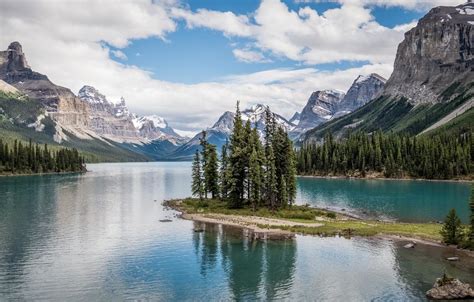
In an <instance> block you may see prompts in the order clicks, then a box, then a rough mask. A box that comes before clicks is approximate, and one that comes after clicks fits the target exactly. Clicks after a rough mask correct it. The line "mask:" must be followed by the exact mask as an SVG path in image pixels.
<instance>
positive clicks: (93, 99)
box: [78, 85, 110, 104]
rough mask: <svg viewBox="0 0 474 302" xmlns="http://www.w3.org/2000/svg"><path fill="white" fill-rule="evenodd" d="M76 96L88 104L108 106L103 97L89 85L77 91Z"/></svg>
mask: <svg viewBox="0 0 474 302" xmlns="http://www.w3.org/2000/svg"><path fill="white" fill-rule="evenodd" d="M78 96H79V98H80V99H81V100H83V101H86V102H88V103H89V104H110V102H109V101H108V100H107V98H106V97H105V95H103V94H101V93H100V92H99V91H98V90H97V89H95V88H94V87H92V86H89V85H85V86H83V87H82V88H81V89H80V90H79V93H78Z"/></svg>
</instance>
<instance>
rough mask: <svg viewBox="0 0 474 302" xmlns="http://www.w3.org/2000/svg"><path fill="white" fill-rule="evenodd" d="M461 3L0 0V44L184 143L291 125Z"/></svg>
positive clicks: (386, 72)
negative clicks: (223, 132) (242, 111)
mask: <svg viewBox="0 0 474 302" xmlns="http://www.w3.org/2000/svg"><path fill="white" fill-rule="evenodd" d="M464 2H465V1H463V0H261V1H259V0H35V1H31V0H2V1H1V2H0V45H1V48H3V49H6V48H7V47H8V45H9V44H10V42H12V41H18V42H20V43H21V44H22V45H23V51H24V52H25V54H26V58H27V60H28V63H29V65H30V66H31V67H32V69H33V70H35V71H38V72H40V73H43V74H46V75H48V77H49V78H50V79H51V80H52V81H53V82H54V83H56V84H58V85H61V86H65V87H68V88H70V89H71V90H72V91H73V92H74V93H77V92H78V90H79V89H80V88H81V87H82V86H83V85H91V86H94V87H95V88H97V89H98V90H99V91H100V92H101V93H103V94H105V95H106V96H107V98H108V99H109V100H110V101H113V102H118V101H119V99H120V97H121V96H123V97H124V98H125V99H126V101H127V104H128V106H129V108H130V110H131V111H132V112H136V113H137V114H140V115H151V114H156V115H159V116H162V117H164V118H165V119H166V120H167V121H168V123H169V125H170V126H171V127H173V128H175V129H176V130H178V132H180V133H181V134H185V135H192V133H195V132H197V131H199V130H201V129H204V128H207V127H210V126H212V124H213V123H214V122H215V121H216V120H217V119H218V117H219V116H220V115H221V114H222V113H223V112H224V111H228V110H230V111H232V110H234V108H235V103H236V101H237V100H239V101H240V102H241V107H242V108H245V107H249V106H251V105H253V104H257V103H263V104H266V105H269V106H270V108H271V109H272V110H273V111H274V112H277V113H279V114H281V115H283V116H285V117H287V118H290V117H291V116H292V115H293V114H294V112H296V111H301V110H302V108H303V107H304V105H305V103H306V101H307V99H308V97H309V96H310V94H311V92H313V91H316V90H322V89H338V90H342V91H347V89H348V88H349V87H350V85H351V83H352V82H353V81H354V79H355V78H356V77H357V76H358V75H359V74H362V75H367V74H370V73H373V72H375V73H378V74H380V75H381V76H383V77H385V78H388V77H390V74H391V72H392V69H393V61H394V59H395V55H396V49H397V45H398V44H399V43H400V42H401V41H402V40H403V35H404V33H405V32H406V31H408V30H409V29H410V28H412V27H414V26H416V22H417V20H418V19H419V18H421V17H422V16H423V15H425V14H426V13H427V12H428V11H429V9H431V8H432V7H434V6H439V5H450V6H455V5H459V4H462V3H464Z"/></svg>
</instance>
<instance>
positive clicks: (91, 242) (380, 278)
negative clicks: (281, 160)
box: [0, 162, 474, 301]
mask: <svg viewBox="0 0 474 302" xmlns="http://www.w3.org/2000/svg"><path fill="white" fill-rule="evenodd" d="M88 169H89V170H91V172H89V173H86V174H83V175H48V176H20V177H2V178H0V198H1V199H0V300H48V301H97V300H100V301H111V300H115V301H117V300H128V299H130V300H144V301H169V300H178V301H187V300H188V301H189V300H194V301H195V300H198V301H210V300H229V299H238V300H255V299H257V300H270V299H272V300H332V301H344V300H346V301H347V300H351V301H360V300H364V301H367V300H376V301H377V300H378V301H387V300H391V301H394V300H424V292H425V291H426V290H428V289H429V288H430V286H431V285H432V283H433V282H434V280H435V278H436V277H438V276H440V275H441V274H442V273H443V272H444V271H447V272H448V273H450V274H452V275H455V276H457V277H459V278H461V279H462V280H463V281H468V282H471V284H472V283H474V265H473V264H472V263H466V262H454V263H451V262H447V261H446V260H444V258H445V257H447V256H452V255H453V253H454V252H453V251H450V250H447V249H442V248H436V247H430V246H422V245H418V246H417V247H416V248H415V249H404V248H403V247H402V245H403V242H392V241H389V240H382V239H375V238H352V239H345V238H338V237H331V238H319V237H312V236H297V237H296V239H295V240H288V241H278V242H272V241H268V242H260V241H249V240H248V239H246V238H245V237H242V236H241V231H240V230H238V229H233V228H227V227H222V226H218V225H205V229H206V230H205V232H202V233H195V232H194V231H193V228H194V224H195V223H194V222H192V221H185V220H181V219H178V218H176V217H175V215H176V212H174V211H172V210H166V209H164V208H163V207H162V205H161V202H162V201H163V200H164V199H168V198H180V197H186V196H188V195H189V193H190V188H189V186H190V163H171V162H167V163H120V164H91V165H88ZM298 182H299V184H298V185H299V191H298V203H310V204H313V205H315V206H322V207H328V208H334V209H338V210H342V209H344V210H345V211H347V212H351V213H355V214H360V215H367V216H373V217H380V218H386V219H396V220H403V221H430V220H439V219H442V218H443V217H444V215H445V213H446V212H447V210H448V209H449V208H451V207H455V208H456V209H457V210H458V211H460V212H461V213H460V214H461V215H462V216H463V218H464V219H467V215H468V212H467V200H468V196H469V190H470V186H469V185H468V184H460V183H449V182H418V181H384V180H376V181H375V180H374V181H372V180H371V181H365V180H345V179H337V180H336V179H330V180H326V179H310V178H300V179H299V180H298ZM165 218H170V219H172V222H169V223H163V222H159V220H160V219H165Z"/></svg>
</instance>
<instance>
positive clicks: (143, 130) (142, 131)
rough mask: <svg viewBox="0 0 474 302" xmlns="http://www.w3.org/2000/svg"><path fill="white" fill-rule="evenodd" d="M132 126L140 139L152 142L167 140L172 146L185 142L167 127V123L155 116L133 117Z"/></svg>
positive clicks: (184, 139)
mask: <svg viewBox="0 0 474 302" xmlns="http://www.w3.org/2000/svg"><path fill="white" fill-rule="evenodd" d="M132 122H133V125H134V126H135V128H136V129H137V130H138V132H139V135H140V137H143V138H146V139H149V140H151V141H153V140H162V141H163V140H167V141H169V142H171V143H173V144H174V145H180V144H182V143H184V142H186V141H187V139H186V138H184V137H182V136H181V135H179V134H178V133H176V132H175V131H174V129H173V128H171V127H170V126H169V125H168V122H167V121H166V120H165V119H164V118H162V117H160V116H157V115H147V116H136V115H134V116H133V119H132Z"/></svg>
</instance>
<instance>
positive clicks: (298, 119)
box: [290, 112, 301, 125]
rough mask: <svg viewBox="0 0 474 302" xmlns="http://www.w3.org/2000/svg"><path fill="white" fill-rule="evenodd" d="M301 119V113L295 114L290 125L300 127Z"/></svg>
mask: <svg viewBox="0 0 474 302" xmlns="http://www.w3.org/2000/svg"><path fill="white" fill-rule="evenodd" d="M300 119H301V113H299V112H295V114H293V116H292V117H291V118H290V123H292V124H295V125H298V124H299V123H300Z"/></svg>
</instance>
